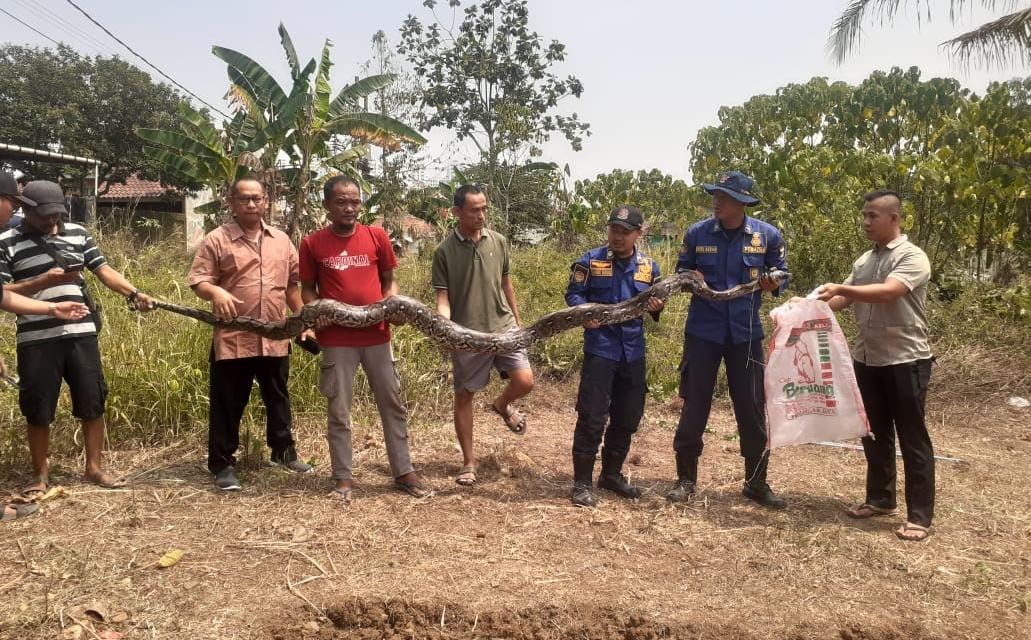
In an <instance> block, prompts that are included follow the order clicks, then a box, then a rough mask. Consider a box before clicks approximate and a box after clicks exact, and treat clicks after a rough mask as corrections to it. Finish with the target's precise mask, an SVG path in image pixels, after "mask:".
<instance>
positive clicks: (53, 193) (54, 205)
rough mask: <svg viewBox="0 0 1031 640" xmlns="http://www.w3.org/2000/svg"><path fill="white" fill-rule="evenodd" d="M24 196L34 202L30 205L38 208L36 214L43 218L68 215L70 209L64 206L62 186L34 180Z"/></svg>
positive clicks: (24, 190)
mask: <svg viewBox="0 0 1031 640" xmlns="http://www.w3.org/2000/svg"><path fill="white" fill-rule="evenodd" d="M22 194H24V195H25V197H26V198H29V199H30V200H33V201H34V203H33V204H31V205H29V206H32V207H35V208H36V213H38V214H39V215H41V216H50V215H53V214H55V213H62V214H67V213H68V209H67V208H65V205H64V191H62V190H61V185H59V184H57V183H56V182H50V181H49V180H33V181H32V182H30V183H28V184H27V185H25V188H24V189H22Z"/></svg>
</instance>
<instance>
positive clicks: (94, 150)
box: [0, 45, 190, 192]
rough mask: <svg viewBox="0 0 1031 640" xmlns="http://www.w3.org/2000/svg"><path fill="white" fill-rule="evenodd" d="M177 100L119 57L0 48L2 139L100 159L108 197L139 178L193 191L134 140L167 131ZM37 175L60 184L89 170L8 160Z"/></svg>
mask: <svg viewBox="0 0 1031 640" xmlns="http://www.w3.org/2000/svg"><path fill="white" fill-rule="evenodd" d="M181 103H183V100H182V98H181V97H180V96H179V94H178V93H176V91H175V90H174V89H172V88H171V87H169V86H168V85H165V84H155V83H154V82H152V81H151V79H150V76H148V75H147V74H146V73H144V72H142V71H140V70H139V69H136V68H135V67H133V66H132V65H130V64H128V63H126V62H125V61H124V60H121V59H119V58H117V57H113V58H104V57H101V56H97V57H95V58H90V57H85V56H81V55H79V54H78V53H76V52H75V51H74V50H73V49H71V48H69V47H67V46H64V45H60V46H58V47H57V48H56V49H40V48H28V47H21V46H15V45H4V46H2V47H0V140H3V141H4V142H8V143H12V144H17V145H21V146H25V147H31V148H34V149H48V150H52V151H57V152H60V153H67V154H71V155H78V156H86V157H90V158H95V159H97V160H99V161H100V162H101V165H100V180H101V181H102V182H103V183H104V184H105V185H106V187H105V188H104V189H103V191H105V192H106V190H107V188H109V187H110V186H111V185H112V184H117V183H122V184H124V183H125V180H126V178H127V177H128V176H130V175H132V174H134V173H139V174H140V175H141V176H142V177H144V178H148V179H161V181H162V182H163V183H165V184H169V185H172V186H190V184H189V183H184V182H183V181H181V180H180V179H179V177H178V176H177V175H173V174H169V173H163V172H162V171H161V170H160V167H159V165H156V164H155V163H153V162H151V161H150V160H149V159H148V157H147V156H146V155H145V154H144V151H143V146H144V145H143V142H142V141H141V140H139V139H138V138H137V137H136V136H134V135H133V131H134V130H135V129H136V128H138V127H167V126H171V125H173V124H174V123H175V121H176V113H177V109H178V107H179V105H180V104H181ZM10 164H11V166H12V167H13V168H15V169H18V170H21V171H24V172H25V173H28V174H29V175H31V176H33V177H35V178H41V179H49V180H57V179H59V178H60V177H62V176H64V175H76V174H77V172H84V171H88V172H89V173H92V169H88V170H87V169H82V168H81V167H80V168H76V167H69V166H63V165H59V164H51V163H35V162H21V161H19V162H12V163H10Z"/></svg>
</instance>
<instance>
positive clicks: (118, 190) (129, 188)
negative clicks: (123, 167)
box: [97, 175, 174, 200]
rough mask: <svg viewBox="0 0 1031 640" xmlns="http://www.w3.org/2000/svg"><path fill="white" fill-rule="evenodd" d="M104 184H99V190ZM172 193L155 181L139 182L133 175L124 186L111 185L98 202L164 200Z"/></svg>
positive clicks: (102, 188)
mask: <svg viewBox="0 0 1031 640" xmlns="http://www.w3.org/2000/svg"><path fill="white" fill-rule="evenodd" d="M105 185H106V183H101V184H100V190H101V191H103V190H104V186H105ZM169 191H172V190H171V189H167V188H165V187H163V186H161V183H160V182H157V181H156V180H141V179H140V178H138V177H137V176H135V175H132V176H129V177H128V179H126V181H125V184H113V185H111V188H110V189H109V190H108V192H107V193H105V194H104V195H102V196H100V197H98V198H97V199H98V200H141V199H153V198H164V197H165V196H166V195H174V193H172V194H169V193H168V192H169Z"/></svg>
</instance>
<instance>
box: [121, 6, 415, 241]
mask: <svg viewBox="0 0 1031 640" xmlns="http://www.w3.org/2000/svg"><path fill="white" fill-rule="evenodd" d="M279 36H280V42H281V44H282V46H283V50H284V52H285V54H286V58H287V62H288V64H289V68H290V76H291V80H292V84H291V85H290V91H289V92H287V91H285V90H284V89H283V88H282V86H281V85H280V84H279V83H278V82H277V81H276V80H275V78H273V76H272V75H271V74H270V73H269V72H268V71H267V70H266V69H265V68H264V67H262V66H261V65H260V64H258V63H257V62H255V61H254V60H252V59H251V58H249V57H247V56H246V55H244V54H242V53H240V52H238V51H233V50H232V49H226V48H224V47H219V46H215V47H212V52H213V53H214V54H215V55H216V56H217V57H218V58H220V59H222V60H223V61H225V62H226V64H227V73H228V75H229V81H230V86H229V92H228V96H229V99H230V101H231V103H232V105H233V107H234V109H235V112H236V115H235V116H234V118H233V119H232V120H231V121H229V122H226V123H224V124H223V129H222V131H221V132H217V133H212V131H211V130H208V129H207V127H204V126H203V125H199V124H198V123H195V122H194V119H195V116H196V115H197V114H196V112H194V113H192V114H184V116H183V118H184V119H183V123H182V128H183V131H182V132H174V131H147V130H144V131H141V135H142V136H144V137H145V138H146V139H147V140H148V142H150V143H152V144H153V145H155V147H156V151H157V153H156V152H151V154H152V157H155V158H160V159H162V160H163V161H164V162H165V163H166V166H168V167H170V168H171V169H173V170H176V171H179V172H180V173H186V174H192V175H194V176H195V177H196V179H197V180H198V181H201V182H207V181H209V180H210V181H212V183H213V184H217V183H218V181H220V180H225V181H231V180H232V177H231V176H236V175H239V174H240V173H241V171H242V168H246V169H247V170H248V171H251V172H256V173H262V174H263V175H264V178H265V181H266V183H267V184H270V185H271V187H272V193H271V194H270V195H271V196H272V197H271V198H270V206H271V205H272V203H274V202H275V201H276V200H278V199H279V197H284V198H285V199H286V201H287V202H288V206H289V210H288V211H287V213H286V228H287V232H288V233H289V234H290V235H291V236H292V237H294V238H297V237H298V236H300V235H302V234H304V233H306V232H308V231H311V230H313V229H314V228H315V227H316V226H317V224H318V219H317V215H316V213H315V212H317V211H318V210H319V206H318V203H319V202H320V201H321V199H322V198H321V191H320V189H321V185H320V184H319V179H318V178H319V176H320V175H321V174H324V173H326V172H330V171H341V172H345V173H350V174H352V175H353V176H354V177H356V178H359V179H362V178H363V176H362V174H361V172H360V171H359V168H358V165H357V163H358V160H359V159H361V158H363V157H365V156H367V155H368V150H367V148H366V145H368V144H371V145H376V146H381V147H388V148H397V147H399V146H400V144H401V143H402V142H408V143H411V144H416V145H418V144H423V143H424V142H425V141H426V139H425V138H424V137H423V136H422V135H421V134H419V132H417V131H415V130H414V129H412V128H411V127H409V126H407V125H405V124H404V123H402V122H400V121H398V120H395V119H393V118H391V117H389V116H384V115H381V114H378V113H371V112H368V111H365V110H363V108H362V107H363V105H364V99H365V97H366V96H368V95H369V94H371V93H373V92H375V91H378V90H380V89H382V88H383V87H385V86H387V85H389V84H390V83H391V82H392V81H393V80H394V76H393V75H391V74H383V75H375V76H368V77H366V78H361V79H357V80H356V81H355V82H354V83H352V84H350V85H347V86H345V87H344V88H343V89H342V90H340V92H339V93H337V94H336V97H332V90H331V88H330V84H329V77H330V68H331V67H332V65H333V63H332V61H331V60H330V55H329V52H330V47H331V46H332V45H331V43H330V41H329V40H326V41H325V43H324V44H323V47H322V53H321V55H320V57H319V60H318V62H316V61H315V59H314V58H312V59H311V60H309V61H308V62H307V64H305V65H304V66H303V67H302V66H301V64H300V61H299V58H298V57H297V52H296V50H295V48H294V45H293V41H292V40H291V38H290V34H289V33H288V32H287V30H286V28H285V27H284V26H283V25H279ZM195 125H196V126H195ZM188 129H189V130H188ZM355 143H357V144H355ZM189 153H198V154H200V156H201V158H202V159H201V160H200V161H196V162H194V161H192V160H190V159H187V160H186V162H183V159H184V158H183V156H185V155H186V154H189ZM281 158H286V166H285V167H284V166H280V160H281ZM224 184H225V183H224V182H223V183H222V185H223V186H221V187H219V188H216V189H215V192H216V193H220V192H223V191H224V188H225V187H224Z"/></svg>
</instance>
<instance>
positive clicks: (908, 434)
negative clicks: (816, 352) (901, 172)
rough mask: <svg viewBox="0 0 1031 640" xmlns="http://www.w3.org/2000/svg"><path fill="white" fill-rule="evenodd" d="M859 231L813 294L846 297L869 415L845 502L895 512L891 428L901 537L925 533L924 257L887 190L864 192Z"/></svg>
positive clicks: (866, 511)
mask: <svg viewBox="0 0 1031 640" xmlns="http://www.w3.org/2000/svg"><path fill="white" fill-rule="evenodd" d="M864 200H865V203H864V205H863V231H864V232H865V233H866V237H867V238H869V239H870V240H872V241H873V243H874V248H873V249H871V250H869V251H867V252H866V253H864V254H863V255H862V256H861V257H860V258H859V259H858V260H856V262H855V264H854V265H853V266H852V274H851V275H850V276H849V277H848V279H847V280H845V283H844V284H825V285H823V286H822V287H820V293H819V298H820V299H821V300H824V301H826V302H828V303H829V304H830V306H831V308H832V309H834V310H835V311H838V310H840V309H844V308H845V307H847V306H849V305H852V307H853V313H854V314H855V317H856V324H857V325H858V326H859V335H858V337H857V338H856V341H855V344H854V345H853V346H852V356H853V358H854V359H855V369H856V381H857V382H858V383H859V391H860V392H861V393H862V396H863V404H864V405H865V407H866V414H867V417H868V418H869V420H870V429H871V431H872V432H873V437H872V438H863V450H864V452H865V453H866V462H867V471H866V500H865V501H864V502H863V504H860V505H856V506H854V507H851V508H849V509H848V510H847V511H846V513H847V514H848V515H849V516H851V517H853V518H871V517H874V516H882V515H889V514H893V513H894V512H895V507H896V496H895V482H896V470H895V435H896V433H897V434H898V440H899V445H900V448H901V449H902V464H903V467H904V468H905V472H906V479H905V483H906V512H907V517H906V522H905V523H904V524H903V525H902V526H901V527H899V528H898V529H896V531H895V535H896V536H898V537H899V538H901V539H902V540H909V541H921V540H926V539H927V537H928V536H929V535H930V528H931V519H932V518H933V517H934V448H933V447H932V445H931V437H930V435H929V434H928V433H927V424H926V422H925V420H924V406H925V404H926V400H927V386H928V382H929V381H930V378H931V363H932V361H933V360H934V358H933V357H932V356H931V347H930V345H929V343H928V339H927V315H926V312H925V303H926V299H927V283H928V281H929V280H930V278H931V264H930V261H929V260H928V259H927V254H925V253H924V252H923V251H922V250H921V249H920V247H917V246H916V245H914V244H913V243H911V242H910V241H909V240H908V239H907V238H906V236H905V235H903V234H902V232H901V229H900V226H899V222H900V218H901V215H902V209H901V206H902V198H901V197H900V196H899V194H898V193H896V192H894V191H874V192H873V193H870V194H867V195H866V197H865V198H864Z"/></svg>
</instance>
